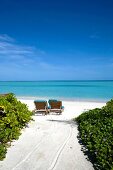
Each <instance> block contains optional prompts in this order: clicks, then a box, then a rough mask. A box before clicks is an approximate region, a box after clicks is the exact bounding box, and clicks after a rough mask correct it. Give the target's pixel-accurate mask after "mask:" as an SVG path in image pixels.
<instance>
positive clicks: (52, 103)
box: [48, 100, 64, 114]
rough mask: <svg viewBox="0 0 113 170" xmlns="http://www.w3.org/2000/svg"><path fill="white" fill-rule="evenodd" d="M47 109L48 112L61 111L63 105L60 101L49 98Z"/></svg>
mask: <svg viewBox="0 0 113 170" xmlns="http://www.w3.org/2000/svg"><path fill="white" fill-rule="evenodd" d="M48 102H49V110H50V112H56V113H60V114H61V113H62V111H63V110H64V106H62V101H58V100H49V101H48Z"/></svg>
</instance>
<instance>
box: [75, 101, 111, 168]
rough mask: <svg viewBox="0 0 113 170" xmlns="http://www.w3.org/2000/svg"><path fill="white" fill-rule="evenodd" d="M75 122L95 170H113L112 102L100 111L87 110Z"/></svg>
mask: <svg viewBox="0 0 113 170" xmlns="http://www.w3.org/2000/svg"><path fill="white" fill-rule="evenodd" d="M75 120H76V121H77V122H78V129H79V131H80V138H81V139H82V143H83V144H84V145H85V146H86V149H88V151H89V152H90V154H91V156H92V157H93V162H94V166H95V169H99V170H113V100H111V101H109V102H108V103H107V104H106V106H104V107H103V108H102V109H98V108H96V109H93V110H89V111H87V112H85V113H83V114H81V115H80V116H79V117H77V118H76V119H75Z"/></svg>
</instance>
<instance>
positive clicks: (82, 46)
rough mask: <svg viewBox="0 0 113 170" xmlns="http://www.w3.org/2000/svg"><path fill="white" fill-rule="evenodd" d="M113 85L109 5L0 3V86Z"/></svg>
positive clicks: (53, 0) (90, 1) (74, 0)
mask: <svg viewBox="0 0 113 170" xmlns="http://www.w3.org/2000/svg"><path fill="white" fill-rule="evenodd" d="M14 80H15V81H20V80H21V81H27V80H28V81H35V80H113V0H85V1H84V0H79V1H78V0H19V1H18V0H0V81H14Z"/></svg>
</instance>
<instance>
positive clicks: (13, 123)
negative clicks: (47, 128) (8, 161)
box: [0, 93, 32, 160]
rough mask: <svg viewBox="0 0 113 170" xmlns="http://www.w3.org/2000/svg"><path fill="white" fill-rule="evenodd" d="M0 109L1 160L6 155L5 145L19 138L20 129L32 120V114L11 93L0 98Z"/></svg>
mask: <svg viewBox="0 0 113 170" xmlns="http://www.w3.org/2000/svg"><path fill="white" fill-rule="evenodd" d="M0 108H1V109H2V108H3V109H4V112H3V114H1V115H0V160H2V159H3V158H4V157H5V154H6V150H7V143H8V142H11V141H12V140H14V139H18V138H19V135H20V134H21V129H22V128H23V127H25V126H26V125H27V123H28V122H29V121H30V120H32V119H31V116H32V112H30V111H29V110H28V108H27V105H25V104H23V103H21V102H20V101H18V100H17V99H16V97H15V96H14V94H12V93H11V94H8V95H7V96H1V97H0ZM3 109H2V110H1V111H3Z"/></svg>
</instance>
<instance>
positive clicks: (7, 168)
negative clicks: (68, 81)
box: [0, 101, 104, 170]
mask: <svg viewBox="0 0 113 170" xmlns="http://www.w3.org/2000/svg"><path fill="white" fill-rule="evenodd" d="M23 102H25V103H27V104H28V105H29V108H30V109H33V107H34V106H33V102H31V103H32V104H30V103H29V102H30V101H23ZM64 105H65V111H64V112H63V114H62V115H55V114H51V115H47V116H42V115H38V114H36V115H35V116H33V118H34V120H35V121H33V122H31V123H30V124H29V127H28V128H26V129H24V130H23V131H22V135H21V136H20V138H19V140H17V141H15V142H13V143H12V146H11V147H10V148H9V149H8V153H7V157H6V159H4V161H1V162H0V170H70V169H71V170H93V166H92V164H91V163H90V162H89V161H87V159H86V158H87V157H86V156H85V155H84V154H83V152H82V151H81V146H80V144H79V143H78V139H77V135H78V130H77V125H76V123H75V122H73V121H72V120H71V119H72V118H73V117H75V116H77V115H78V114H80V113H81V112H82V111H83V110H87V109H88V108H89V109H90V108H95V107H102V106H103V105H104V103H88V102H86V103H84V102H81V103H79V102H78V103H74V102H64Z"/></svg>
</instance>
